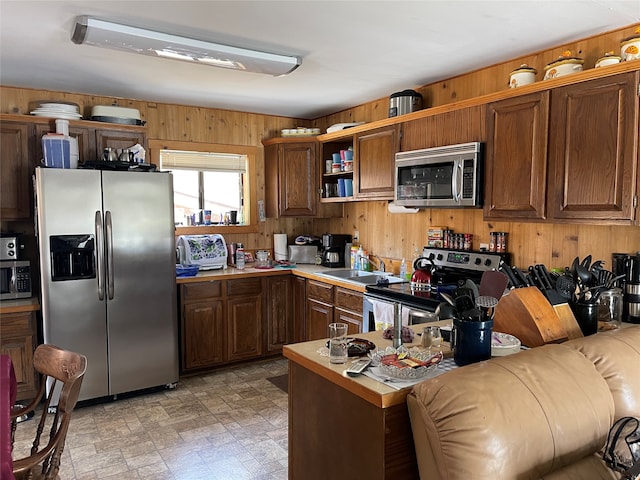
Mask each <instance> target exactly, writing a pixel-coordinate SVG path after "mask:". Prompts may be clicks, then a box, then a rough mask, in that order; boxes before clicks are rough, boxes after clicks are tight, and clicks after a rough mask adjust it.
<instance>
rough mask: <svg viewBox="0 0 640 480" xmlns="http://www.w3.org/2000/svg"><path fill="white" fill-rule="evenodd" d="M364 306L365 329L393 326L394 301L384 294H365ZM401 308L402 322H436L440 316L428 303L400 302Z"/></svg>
mask: <svg viewBox="0 0 640 480" xmlns="http://www.w3.org/2000/svg"><path fill="white" fill-rule="evenodd" d="M363 298H364V303H363V308H362V318H363V331H367V332H371V331H374V330H384V329H385V328H387V327H393V312H394V309H393V307H394V303H395V302H394V301H393V300H390V299H388V298H385V297H383V296H377V295H371V294H365V295H364V297H363ZM398 303H399V304H400V308H401V315H402V324H403V325H415V324H418V323H427V322H436V321H438V316H437V315H436V314H435V311H434V310H431V308H430V307H429V306H427V305H425V306H417V305H410V304H408V303H405V302H398Z"/></svg>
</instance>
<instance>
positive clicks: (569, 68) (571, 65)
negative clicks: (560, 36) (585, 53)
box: [544, 51, 584, 80]
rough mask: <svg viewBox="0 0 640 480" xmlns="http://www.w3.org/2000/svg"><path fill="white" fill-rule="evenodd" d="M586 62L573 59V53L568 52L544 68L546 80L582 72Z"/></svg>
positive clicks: (576, 58) (580, 59)
mask: <svg viewBox="0 0 640 480" xmlns="http://www.w3.org/2000/svg"><path fill="white" fill-rule="evenodd" d="M583 64H584V60H583V59H582V58H578V57H572V56H571V52H569V51H566V52H564V53H563V54H562V56H561V57H558V58H557V59H556V60H554V61H552V62H550V63H548V64H547V66H546V67H544V70H545V74H544V79H545V80H549V79H551V78H558V77H564V76H565V75H570V74H572V73H576V72H581V71H582V65H583Z"/></svg>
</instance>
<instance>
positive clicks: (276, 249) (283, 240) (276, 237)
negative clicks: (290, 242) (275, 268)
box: [273, 233, 289, 260]
mask: <svg viewBox="0 0 640 480" xmlns="http://www.w3.org/2000/svg"><path fill="white" fill-rule="evenodd" d="M273 258H275V259H276V260H288V259H289V253H288V249H287V234H286V233H274V234H273Z"/></svg>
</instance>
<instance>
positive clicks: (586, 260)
mask: <svg viewBox="0 0 640 480" xmlns="http://www.w3.org/2000/svg"><path fill="white" fill-rule="evenodd" d="M580 265H582V266H583V267H584V268H586V269H587V270H589V267H590V266H591V255H587V256H586V257H584V260H582V262H580Z"/></svg>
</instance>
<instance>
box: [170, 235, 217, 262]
mask: <svg viewBox="0 0 640 480" xmlns="http://www.w3.org/2000/svg"><path fill="white" fill-rule="evenodd" d="M176 249H177V252H178V257H179V261H180V264H181V265H198V267H200V270H216V269H220V268H226V267H227V244H226V242H225V241H224V237H223V236H222V235H220V234H217V233H214V234H208V235H180V236H179V237H178V241H177V242H176Z"/></svg>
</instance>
